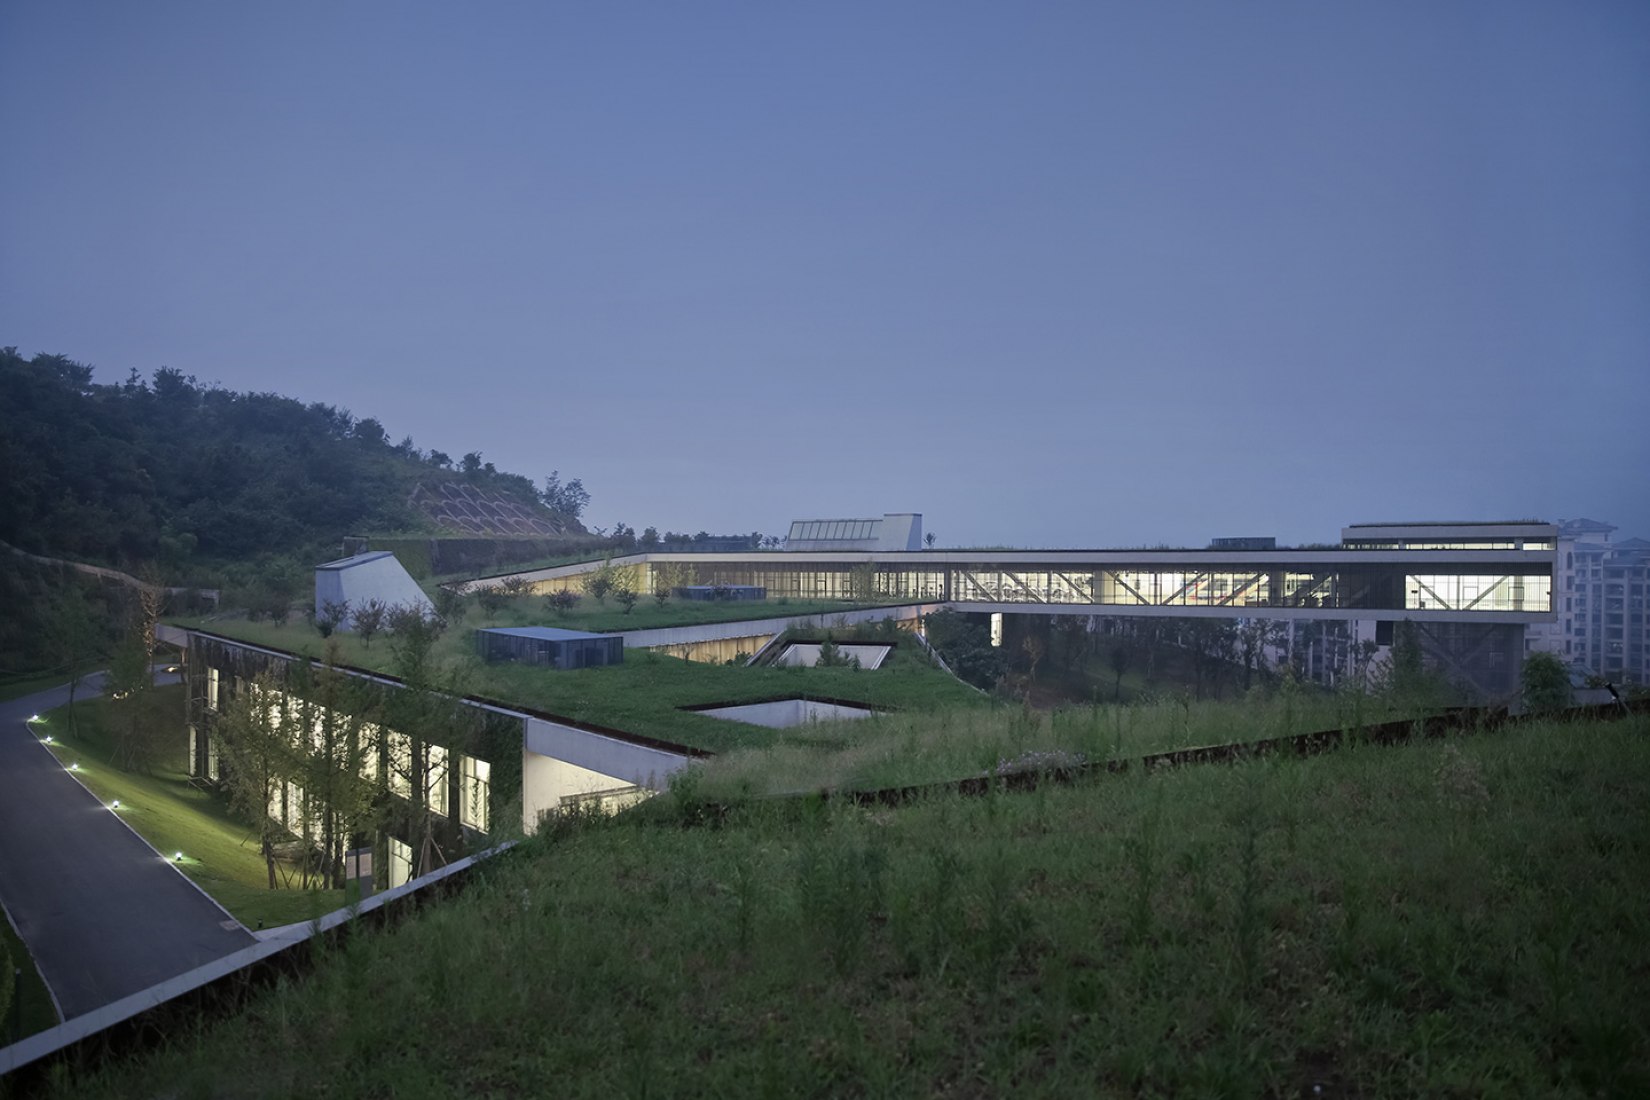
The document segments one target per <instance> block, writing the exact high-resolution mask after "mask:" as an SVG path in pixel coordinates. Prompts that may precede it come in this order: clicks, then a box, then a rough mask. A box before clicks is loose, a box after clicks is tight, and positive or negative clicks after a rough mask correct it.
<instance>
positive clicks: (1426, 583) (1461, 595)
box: [1404, 573, 1553, 611]
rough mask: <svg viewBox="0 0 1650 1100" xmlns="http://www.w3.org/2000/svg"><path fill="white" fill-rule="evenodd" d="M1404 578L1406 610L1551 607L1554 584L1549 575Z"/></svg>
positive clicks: (1415, 575)
mask: <svg viewBox="0 0 1650 1100" xmlns="http://www.w3.org/2000/svg"><path fill="white" fill-rule="evenodd" d="M1404 580H1405V584H1404V594H1405V602H1404V608H1405V610H1414V611H1427V610H1443V611H1551V610H1552V604H1553V584H1552V578H1551V577H1547V576H1539V577H1528V576H1494V575H1486V574H1444V575H1439V574H1434V573H1411V574H1409V575H1408V576H1406V577H1405V578H1404Z"/></svg>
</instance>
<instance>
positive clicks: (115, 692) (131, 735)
mask: <svg viewBox="0 0 1650 1100" xmlns="http://www.w3.org/2000/svg"><path fill="white" fill-rule="evenodd" d="M162 597H163V593H162V591H161V589H160V588H159V587H158V586H155V585H147V584H146V585H143V586H142V587H140V588H138V589H137V601H136V607H135V608H134V609H133V613H132V616H131V618H130V620H129V623H128V626H127V630H126V636H125V637H124V638H123V639H122V640H121V642H120V644H119V645H118V646H117V647H116V648H115V653H114V657H113V659H112V660H111V661H110V663H109V677H108V688H109V694H110V696H111V699H112V701H113V702H114V704H115V706H114V712H115V718H116V721H115V732H116V736H117V738H118V741H117V745H116V749H115V755H114V759H115V764H116V766H117V767H120V768H123V769H125V770H127V771H148V770H150V769H151V768H152V767H153V766H154V760H155V754H156V752H157V751H158V749H159V738H160V737H161V735H162V734H163V732H164V730H165V729H166V724H165V723H164V721H163V720H162V718H161V715H160V713H159V706H158V701H157V700H156V698H155V693H154V688H155V677H154V672H153V663H154V654H155V626H156V624H157V623H158V622H159V621H160V609H161V600H162Z"/></svg>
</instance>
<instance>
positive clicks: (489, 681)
mask: <svg viewBox="0 0 1650 1100" xmlns="http://www.w3.org/2000/svg"><path fill="white" fill-rule="evenodd" d="M200 629H203V630H208V631H212V632H215V633H221V634H224V635H226V636H229V637H233V638H236V639H239V640H242V641H247V642H251V643H253V644H255V645H263V646H269V647H271V648H276V649H282V650H285V651H288V652H293V653H300V654H304V655H307V656H310V657H313V658H320V657H321V656H322V654H323V653H324V651H325V643H324V642H323V641H322V639H321V638H320V636H319V635H318V634H317V633H316V632H315V630H314V629H313V628H311V627H309V626H306V625H302V624H295V623H289V624H287V625H285V626H277V625H275V624H274V623H270V622H256V623H254V622H248V621H246V620H244V619H237V620H220V621H213V622H208V623H202V624H200ZM893 636H894V637H895V638H896V640H897V638H898V637H904V636H903V635H899V634H898V632H894V634H893ZM334 637H335V638H336V639H337V641H338V648H337V652H338V659H339V660H340V661H341V662H342V663H344V664H348V665H351V666H354V667H357V668H367V669H372V670H374V671H380V672H392V671H393V669H394V651H393V639H391V638H377V639H375V640H373V641H372V642H371V644H370V645H369V644H365V643H363V642H362V640H361V639H360V638H358V637H354V636H344V637H341V638H340V637H338V636H336V635H335V636H334ZM434 655H435V657H436V659H438V660H440V661H442V662H444V663H445V665H446V666H447V667H448V668H449V669H451V670H453V672H454V673H455V676H456V678H455V686H456V689H457V690H458V691H460V692H465V693H470V694H475V695H481V696H485V697H487V698H491V699H497V700H501V701H503V702H506V703H516V704H518V705H521V706H526V707H530V708H534V709H537V710H542V711H546V712H549V713H551V714H554V715H558V716H560V717H563V718H569V719H572V720H574V721H577V722H585V723H590V724H593V725H599V726H603V727H607V728H610V729H618V730H622V731H625V732H628V733H635V734H641V735H643V736H646V737H652V738H656V739H658V740H662V741H667V742H672V743H676V744H682V745H689V746H693V747H696V748H700V749H704V750H706V751H709V752H722V751H726V750H728V749H731V748H736V747H740V746H749V745H768V744H774V743H776V742H782V741H785V740H786V739H788V738H789V737H790V736H792V735H791V734H786V733H783V732H781V731H774V730H768V729H763V728H761V727H758V726H751V725H746V724H744V723H739V722H727V721H722V720H719V719H715V718H707V717H705V716H704V715H701V714H695V713H692V712H689V711H684V710H682V709H680V708H682V707H686V706H693V705H695V704H704V703H721V702H752V701H756V700H763V699H772V698H777V697H781V696H804V695H805V696H809V697H812V698H830V699H844V700H850V701H855V702H862V703H866V704H868V705H871V706H878V707H886V708H892V709H897V710H900V711H909V712H917V711H922V712H929V711H934V710H937V709H942V708H950V707H977V706H981V705H983V702H984V700H983V697H982V696H981V695H980V694H979V693H978V692H975V691H973V690H972V689H970V688H968V687H967V686H965V685H963V684H961V683H959V682H958V681H957V680H956V679H955V678H953V677H952V676H950V675H949V674H948V673H946V672H944V671H942V670H940V669H937V668H934V667H933V666H932V665H931V664H929V662H928V660H927V658H926V656H925V655H924V654H923V653H922V652H921V650H920V649H919V648H917V645H916V643H914V642H912V641H911V640H910V639H909V638H908V637H905V640H904V641H902V642H900V644H899V645H898V646H897V648H896V650H895V652H894V654H893V655H892V657H891V658H890V660H889V661H887V662H885V663H884V665H883V667H882V668H879V669H876V670H874V671H867V670H858V669H851V668H806V669H804V668H746V667H744V666H727V665H716V664H706V663H699V662H691V661H686V660H682V659H680V658H676V657H669V656H665V655H662V654H659V653H655V652H651V651H644V650H636V651H631V652H628V653H627V654H626V655H625V662H624V663H623V664H622V665H614V666H609V667H606V668H589V669H576V670H571V671H557V670H550V669H540V668H528V667H523V666H520V665H512V664H501V665H489V664H486V663H484V662H482V661H481V660H480V659H479V658H478V657H476V656H475V653H474V651H473V649H472V648H471V642H470V639H469V636H468V633H467V631H466V630H465V629H464V628H458V629H450V630H448V631H447V632H446V633H445V634H444V635H443V636H442V637H441V639H440V640H439V641H438V642H437V644H436V649H435V654H434Z"/></svg>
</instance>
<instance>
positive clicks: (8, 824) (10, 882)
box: [0, 676, 256, 1019]
mask: <svg viewBox="0 0 1650 1100" xmlns="http://www.w3.org/2000/svg"><path fill="white" fill-rule="evenodd" d="M101 688H102V678H101V676H94V677H87V678H86V680H85V681H83V682H82V683H81V685H80V688H79V690H78V692H77V693H76V698H77V699H86V698H90V697H91V696H93V695H96V694H97V693H98V692H99V691H100V690H101ZM68 701H69V689H68V688H67V687H60V688H54V689H52V690H51V691H43V692H39V693H38V694H35V695H29V696H25V697H24V698H21V699H15V700H12V701H11V702H9V703H0V901H3V902H4V903H5V907H6V911H7V912H8V913H10V914H11V918H12V921H13V922H14V923H15V924H16V925H17V930H18V933H19V934H20V935H21V936H22V937H23V941H24V942H25V943H27V944H28V945H29V950H30V951H31V952H32V953H33V954H34V961H35V964H36V965H37V966H38V967H39V969H40V974H41V977H43V978H45V980H46V984H47V985H48V986H50V987H51V990H52V993H53V995H54V996H55V997H56V999H57V1004H58V1007H59V1009H61V1010H62V1013H63V1016H64V1018H65V1019H69V1018H72V1017H75V1016H78V1015H80V1014H81V1013H84V1012H90V1011H91V1010H93V1009H95V1008H98V1007H100V1006H102V1005H106V1004H108V1003H110V1002H111V1001H116V1000H119V999H120V998H122V997H125V996H128V995H129V994H132V993H136V992H138V991H139V990H142V989H147V988H148V987H149V986H151V985H154V984H155V983H157V982H162V981H165V980H166V979H168V978H171V977H173V976H175V975H178V974H181V973H183V972H184V971H186V970H191V969H193V968H195V967H197V966H200V965H202V964H203V963H207V962H210V961H212V960H213V959H216V958H219V957H220V956H223V955H227V954H229V953H230V952H231V951H238V950H240V949H241V948H243V947H247V946H249V945H251V944H253V943H254V942H256V941H255V940H254V939H253V937H252V934H251V933H249V932H248V931H247V930H246V929H245V928H242V927H241V926H240V925H239V924H237V923H235V922H234V921H232V920H230V918H229V916H228V914H226V913H225V912H224V911H223V910H222V909H220V908H219V907H218V906H217V904H216V903H215V902H213V901H212V899H210V898H208V897H207V896H206V895H205V894H203V893H201V891H200V890H199V889H197V888H196V886H195V885H194V883H192V882H190V881H189V880H188V879H186V878H185V877H184V876H183V874H182V873H181V872H179V871H178V870H177V869H176V868H174V867H173V866H171V865H170V864H169V863H167V862H166V861H165V860H164V859H163V858H161V856H160V855H158V854H157V853H156V852H155V850H154V849H153V848H151V847H149V845H148V844H146V843H144V841H143V839H142V838H141V837H139V836H138V835H137V834H136V833H134V832H132V830H130V829H128V828H127V827H126V826H125V824H123V823H122V822H121V821H120V820H118V819H117V818H116V817H115V815H114V814H113V813H111V812H109V810H107V809H106V808H104V806H103V805H102V803H100V802H99V801H98V800H97V799H96V798H94V797H92V795H91V792H89V791H87V790H86V788H84V787H82V786H81V785H80V784H79V783H77V782H76V781H75V780H74V779H73V778H71V777H70V776H69V774H68V773H67V772H66V771H64V770H63V768H62V767H61V766H60V765H59V764H58V763H57V760H56V758H55V757H54V756H53V755H52V753H51V751H50V750H48V749H47V748H46V747H45V746H43V745H41V744H40V743H39V741H38V740H37V738H36V736H35V734H34V732H33V731H32V730H31V729H30V728H29V725H28V718H29V716H30V715H31V714H35V713H37V712H38V713H45V712H46V711H48V710H50V709H52V708H53V707H58V706H62V705H63V704H64V703H66V702H68ZM226 923H227V927H226Z"/></svg>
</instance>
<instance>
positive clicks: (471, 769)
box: [458, 756, 493, 832]
mask: <svg viewBox="0 0 1650 1100" xmlns="http://www.w3.org/2000/svg"><path fill="white" fill-rule="evenodd" d="M459 772H460V774H459V792H458V797H459V807H458V819H459V820H460V821H461V822H463V823H464V824H465V825H468V826H469V827H470V828H472V829H478V830H480V831H481V832H486V831H487V798H488V794H489V791H490V788H491V785H492V774H493V766H492V765H491V764H489V763H488V762H487V761H485V760H477V759H476V758H475V757H473V756H461V757H459Z"/></svg>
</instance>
